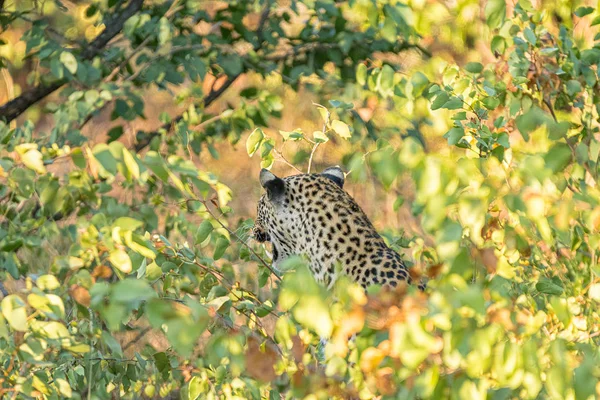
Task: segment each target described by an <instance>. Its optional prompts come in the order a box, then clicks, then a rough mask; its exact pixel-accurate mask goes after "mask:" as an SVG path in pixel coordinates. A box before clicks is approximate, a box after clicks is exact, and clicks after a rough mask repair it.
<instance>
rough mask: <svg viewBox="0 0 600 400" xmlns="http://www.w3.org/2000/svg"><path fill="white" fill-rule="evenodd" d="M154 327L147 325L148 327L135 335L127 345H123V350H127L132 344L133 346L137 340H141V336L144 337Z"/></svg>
mask: <svg viewBox="0 0 600 400" xmlns="http://www.w3.org/2000/svg"><path fill="white" fill-rule="evenodd" d="M151 329H152V327H151V326H147V327H146V328H144V329H142V330H141V331H140V332H139V333H138V334H137V336H136V337H134V338H133V339H131V340H130V341H129V342H127V344H126V345H125V346H123V351H125V350H127V349H128V348H130V347H131V346H133V345H134V344H135V343H136V342H139V340H140V339H141V338H143V337H144V336H145V335H146V333H148V332H150V330H151Z"/></svg>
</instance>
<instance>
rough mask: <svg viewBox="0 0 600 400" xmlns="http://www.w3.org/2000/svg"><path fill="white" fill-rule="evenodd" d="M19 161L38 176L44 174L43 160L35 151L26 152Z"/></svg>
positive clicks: (40, 154) (38, 152)
mask: <svg viewBox="0 0 600 400" xmlns="http://www.w3.org/2000/svg"><path fill="white" fill-rule="evenodd" d="M21 161H23V164H25V166H26V167H27V168H29V169H32V170H34V171H35V172H37V173H38V174H45V173H46V167H44V160H43V159H42V153H40V151H39V150H37V149H32V150H29V151H27V152H26V153H25V154H22V155H21Z"/></svg>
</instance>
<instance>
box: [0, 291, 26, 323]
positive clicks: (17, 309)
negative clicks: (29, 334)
mask: <svg viewBox="0 0 600 400" xmlns="http://www.w3.org/2000/svg"><path fill="white" fill-rule="evenodd" d="M0 307H2V315H3V316H4V318H5V319H6V321H7V322H8V324H9V325H10V327H11V328H12V329H13V330H15V331H21V332H25V331H27V308H26V306H25V302H24V301H23V300H22V299H21V298H20V297H19V296H17V295H15V294H9V295H8V296H6V297H5V298H3V299H2V303H0Z"/></svg>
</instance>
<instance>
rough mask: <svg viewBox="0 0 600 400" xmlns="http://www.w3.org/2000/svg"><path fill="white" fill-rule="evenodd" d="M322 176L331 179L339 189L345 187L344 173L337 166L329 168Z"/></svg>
mask: <svg viewBox="0 0 600 400" xmlns="http://www.w3.org/2000/svg"><path fill="white" fill-rule="evenodd" d="M321 175H323V176H325V177H327V178H329V179H331V180H332V181H334V182H335V183H336V185H338V186H339V187H341V188H343V187H344V171H342V169H341V168H340V167H338V166H337V165H336V166H335V167H329V168H327V169H326V170H325V171H323V172H321Z"/></svg>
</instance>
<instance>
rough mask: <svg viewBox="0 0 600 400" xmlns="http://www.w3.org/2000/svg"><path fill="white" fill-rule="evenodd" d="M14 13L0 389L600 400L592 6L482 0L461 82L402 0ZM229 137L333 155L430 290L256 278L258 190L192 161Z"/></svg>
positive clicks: (118, 5)
mask: <svg viewBox="0 0 600 400" xmlns="http://www.w3.org/2000/svg"><path fill="white" fill-rule="evenodd" d="M25 3H26V2H24V3H23V4H21V2H19V4H18V5H11V6H7V7H4V8H3V7H2V2H0V25H1V26H2V29H3V33H6V37H7V38H14V37H16V36H15V35H16V34H19V35H21V34H22V41H20V42H19V41H18V40H17V42H18V43H20V44H15V43H17V42H11V41H10V40H4V39H1V40H2V42H0V43H3V44H4V46H2V47H5V48H7V49H8V50H7V51H6V52H4V53H0V54H2V55H3V57H4V58H3V63H4V65H10V70H11V75H14V76H16V77H18V79H15V82H19V83H20V84H23V85H24V86H27V87H28V89H23V90H22V93H20V94H19V93H18V92H19V86H18V85H16V84H15V85H14V86H11V88H13V87H14V88H16V89H15V90H14V91H15V92H17V93H16V94H17V95H16V97H15V96H14V95H13V94H9V96H8V97H14V99H12V100H10V101H8V102H7V103H6V104H4V105H2V106H0V118H2V119H3V120H4V122H0V138H1V139H0V151H1V155H2V158H1V159H0V168H1V169H0V173H1V174H0V175H1V177H2V178H1V181H0V192H1V193H0V197H1V198H0V211H1V212H2V214H3V219H2V221H1V225H0V260H1V263H0V265H2V267H3V268H2V271H1V272H0V274H1V276H2V278H1V281H2V282H3V285H2V290H3V292H4V293H3V294H4V297H3V298H2V300H1V304H0V306H1V309H2V313H1V314H0V349H1V350H0V363H1V365H2V376H0V393H1V394H2V396H13V397H18V398H36V397H43V398H63V397H73V398H82V397H86V398H99V399H102V398H117V397H125V398H140V397H147V398H154V397H161V398H163V397H169V396H172V397H175V396H179V397H181V398H189V399H199V398H256V399H259V398H269V399H277V398H304V397H308V396H312V397H309V398H365V399H366V398H373V397H374V396H382V398H461V399H462V398H473V399H478V398H494V399H508V398H528V399H529V398H531V399H535V398H553V399H563V398H564V399H592V398H595V397H596V396H598V395H600V392H599V390H600V385H598V380H599V379H598V378H599V377H600V368H599V367H598V365H600V360H599V357H600V354H599V351H598V344H599V340H600V338H599V337H600V326H599V325H598V321H599V315H598V303H600V278H599V276H600V269H599V268H598V254H599V252H598V250H597V249H598V242H599V240H600V233H599V230H600V203H599V198H600V196H599V193H598V187H597V180H598V170H599V168H598V156H599V154H600V142H599V140H598V139H599V138H600V136H599V135H600V131H599V122H598V118H599V117H598V114H599V113H600V110H599V109H598V106H597V104H598V101H597V97H598V95H599V93H598V74H597V66H598V63H600V45H597V44H598V40H597V39H600V38H598V37H594V38H593V39H592V38H591V37H587V36H585V35H584V36H579V35H578V34H577V33H576V32H575V29H576V26H577V25H581V26H586V27H588V28H589V30H588V31H595V30H597V28H596V25H597V24H598V23H599V22H600V17H596V16H597V14H598V13H597V11H596V10H595V9H594V8H590V7H579V8H576V9H575V11H574V12H573V13H572V14H571V11H570V10H564V9H562V8H561V6H553V5H546V6H544V7H542V8H540V9H537V8H534V7H533V6H532V5H531V4H530V3H529V2H528V1H519V2H518V3H517V4H515V5H514V6H510V7H511V8H510V9H508V10H507V8H506V7H507V5H506V3H505V2H504V1H498V0H489V1H488V3H487V5H486V6H485V10H483V14H484V15H485V25H483V24H479V25H476V29H475V28H474V27H473V25H472V24H469V23H468V21H467V22H465V23H464V25H462V26H461V25H460V23H462V22H464V21H463V20H462V19H461V18H466V16H467V15H470V14H472V13H471V12H470V11H469V10H473V9H474V8H473V7H475V9H476V10H477V11H479V9H478V6H477V5H475V6H474V5H470V4H467V5H465V7H464V8H461V7H462V6H460V7H457V10H456V15H457V17H456V19H455V20H453V21H452V22H449V23H448V26H453V24H456V25H458V26H459V28H460V30H457V31H456V32H458V33H457V34H464V35H465V36H467V38H466V39H465V40H464V42H461V44H460V45H456V46H457V48H459V47H461V46H463V45H464V46H465V47H469V46H470V45H469V40H467V39H468V37H469V36H470V35H472V32H473V29H475V31H477V29H479V30H480V32H485V35H484V36H487V35H489V39H490V40H489V43H488V44H487V47H486V49H488V50H489V51H490V54H493V58H494V61H493V62H480V61H484V60H483V59H484V58H485V57H489V56H485V55H483V56H482V55H481V54H479V53H475V55H473V53H471V55H469V56H468V57H467V59H469V60H473V61H471V62H466V63H461V64H462V66H458V65H454V64H449V63H447V62H445V61H442V60H441V58H440V57H439V56H438V55H437V54H436V53H435V46H431V47H432V50H431V53H432V54H429V51H428V50H425V49H423V47H422V45H421V44H420V40H421V39H420V35H419V33H421V32H425V33H424V34H425V35H426V36H427V35H428V34H431V32H432V30H435V29H440V31H442V30H443V29H444V28H443V27H444V26H445V25H444V24H441V22H440V21H436V20H435V19H434V17H432V16H431V15H429V14H428V11H427V10H426V9H423V8H422V7H425V6H423V5H421V6H419V5H418V4H414V5H412V6H411V7H408V6H406V5H402V4H399V3H398V4H397V3H395V2H389V3H388V2H377V3H376V4H375V3H373V2H359V1H357V2H335V3H334V2H326V1H323V2H316V3H315V2H310V1H307V2H293V3H292V4H291V5H290V6H289V7H288V6H280V5H275V4H272V3H271V2H269V1H264V2H257V3H256V4H255V3H251V2H239V3H236V2H230V3H223V4H220V3H219V4H209V5H205V4H204V3H203V2H196V1H189V0H188V1H166V2H164V3H159V4H157V3H152V4H145V2H143V1H138V0H130V1H129V2H127V3H125V2H116V1H108V2H89V3H86V4H85V5H73V4H70V3H69V4H63V3H61V2H60V1H55V2H53V3H48V4H44V5H39V4H38V3H37V2H32V4H25ZM146 3H147V2H146ZM432 7H437V5H435V6H432ZM465 10H466V11H465ZM507 16H509V17H507ZM559 17H560V18H559ZM559 19H561V20H562V22H560V23H558V22H556V21H557V20H559ZM305 20H307V21H309V22H310V23H309V24H305V23H304V21H305ZM102 24H103V25H102ZM436 25H438V27H437V28H436V27H435V26H436ZM417 32H418V33H417ZM450 33H451V35H450V38H454V35H453V32H450ZM586 34H587V35H589V33H586ZM84 35H85V36H86V39H87V40H88V41H89V42H90V43H84V44H82V39H81V38H82V37H83V36H84ZM434 36H435V35H434ZM597 36H599V35H597ZM450 38H449V37H447V36H445V35H443V34H440V36H439V42H440V43H443V44H447V43H450V42H452V40H454V39H452V40H451V39H450ZM11 40H12V39H11ZM423 41H425V39H423ZM21 45H22V46H21ZM23 46H25V47H24V48H23ZM2 47H0V49H2ZM408 52H410V54H411V55H414V54H417V55H418V56H419V58H423V60H422V61H418V62H416V61H410V60H409V58H410V57H406V59H404V63H405V64H406V67H405V68H406V71H404V70H403V69H402V66H401V65H400V64H399V61H398V60H399V58H398V57H399V56H398V54H399V53H402V54H404V53H407V54H408ZM440 52H441V51H440ZM477 57H478V58H477ZM413 58H414V57H413ZM411 62H412V63H413V64H412V65H411ZM26 63H27V64H26ZM28 64H32V65H34V64H35V65H36V66H35V67H32V66H31V65H28ZM484 64H485V65H484ZM4 71H5V72H6V71H8V70H4ZM3 76H5V78H4V82H5V83H6V84H7V85H8V86H10V82H9V81H10V80H9V79H8V78H7V77H8V74H5V75H3ZM240 82H243V87H240ZM230 87H232V88H235V89H238V93H237V94H236V95H235V96H233V97H230V98H228V101H222V100H223V97H222V96H226V94H225V93H228V92H226V91H227V90H232V89H229V88H230ZM59 89H61V90H60V93H58V94H56V93H55V92H57V91H58V90H59ZM12 91H13V90H11V91H7V92H12ZM165 92H166V93H167V94H168V96H163V93H165ZM290 93H292V94H294V96H296V98H297V97H302V96H303V95H304V94H305V93H310V96H311V97H312V98H319V99H320V100H319V104H314V105H313V106H312V110H309V112H311V113H312V112H313V111H314V113H312V114H311V118H312V117H313V116H314V117H315V118H320V120H318V122H314V121H313V122H311V123H310V124H308V123H307V124H306V125H307V126H309V127H314V128H315V129H314V131H313V132H312V133H311V131H312V130H313V129H312V128H311V129H307V128H304V129H301V128H302V127H300V126H296V127H295V128H296V129H293V128H292V129H289V126H288V128H285V129H281V130H279V129H273V127H274V126H277V124H278V122H276V121H277V118H279V117H282V116H285V115H295V114H298V113H299V112H300V111H299V110H297V109H294V107H295V104H294V100H291V96H289V95H290ZM161 96H163V97H161ZM47 97H48V100H44V99H45V98H47ZM164 97H168V100H167V101H166V103H167V104H168V105H167V106H165V105H164V104H163V103H161V102H163V101H164V100H163V99H164ZM171 97H172V98H171ZM213 103H214V104H218V103H221V104H220V109H219V111H218V112H209V111H207V110H208V108H209V106H211V104H213ZM374 103H377V105H376V106H373V105H372V104H374ZM173 106H176V107H173ZM157 110H164V112H162V113H160V112H158V111H157ZM290 113H291V114H290ZM159 114H160V115H159ZM106 119H110V121H109V122H107V123H106V130H105V131H104V130H102V133H103V134H102V135H97V136H95V135H92V133H91V132H90V130H95V129H93V128H92V127H94V126H96V125H94V124H95V123H96V121H98V122H97V123H98V126H101V125H100V124H101V122H100V121H105V120H106ZM146 119H148V120H149V122H143V121H144V120H146ZM150 122H155V126H158V128H154V127H150V126H151V123H150ZM142 123H143V124H144V125H142ZM136 124H137V125H136ZM448 125H450V126H448ZM134 126H135V127H138V128H139V127H140V126H143V127H142V128H139V130H138V131H137V132H135V133H133V132H134V131H135V130H136V129H137V128H136V129H134ZM446 127H447V128H448V129H446ZM440 130H445V131H446V133H445V134H444V135H443V138H445V140H446V141H443V142H442V141H441V140H439V135H437V133H438V132H439V131H440ZM104 132H106V135H104ZM442 133H443V132H442ZM242 138H244V140H245V146H244V147H245V148H246V151H247V153H248V156H249V159H250V161H249V162H248V165H250V163H252V165H253V166H255V168H254V169H257V168H258V163H259V160H258V159H260V165H261V166H262V167H266V168H271V167H273V165H274V164H275V163H282V164H287V165H288V166H290V168H295V169H297V170H298V171H314V170H315V167H314V166H315V164H317V158H319V160H321V161H319V162H320V163H321V164H322V163H324V162H323V160H324V158H323V156H322V154H324V150H323V149H326V150H327V152H330V153H331V152H335V154H339V155H340V158H341V161H342V164H343V165H344V167H345V168H346V170H348V171H350V172H349V174H348V178H349V180H351V181H354V182H358V185H363V184H373V181H374V182H376V185H377V187H380V188H383V189H384V190H387V191H389V193H391V196H394V198H395V199H394V200H395V202H394V210H398V209H400V208H405V209H410V211H411V213H412V215H413V216H415V218H418V222H419V225H420V226H421V227H422V231H421V232H420V233H419V234H418V235H414V237H411V235H409V234H408V233H407V234H405V235H401V234H399V233H398V232H396V231H393V230H389V229H388V230H386V231H385V232H384V237H385V238H386V239H387V240H388V241H389V242H390V245H392V246H394V247H396V248H397V249H398V250H399V251H402V252H404V253H408V255H409V256H408V257H407V258H408V259H410V260H412V261H413V263H414V268H415V271H420V273H422V274H425V275H427V276H428V277H429V278H430V279H429V284H428V288H427V290H426V291H425V292H424V293H422V292H420V291H418V290H417V289H416V288H414V287H404V288H400V289H399V290H397V291H387V290H382V289H381V288H377V287H373V288H370V289H369V291H368V292H367V293H364V292H363V290H362V289H360V288H359V287H358V286H356V285H353V284H352V283H351V282H348V281H346V280H342V281H340V282H338V284H337V285H336V287H335V288H334V290H333V293H327V291H326V290H325V289H324V288H323V287H321V286H319V285H318V284H317V283H316V282H315V281H314V280H313V279H312V277H311V276H310V273H309V271H308V269H307V268H306V265H305V263H304V261H303V260H302V259H301V258H296V257H292V258H290V259H289V260H288V261H287V262H286V263H285V265H284V269H285V272H284V273H283V275H282V276H279V275H278V274H275V273H274V272H273V271H272V270H271V268H270V263H269V255H268V254H267V252H266V251H265V249H264V248H263V247H262V246H259V245H258V244H255V243H253V242H252V241H248V240H247V238H248V236H249V233H250V230H251V228H252V225H253V222H252V220H251V219H248V218H247V216H245V215H243V214H237V215H236V212H235V210H234V209H233V208H232V206H231V205H232V204H233V203H232V199H234V198H241V199H248V198H251V197H252V196H251V195H249V194H248V193H243V192H239V193H237V192H235V191H234V190H232V189H231V188H230V187H228V185H226V184H225V183H224V182H222V181H221V180H220V179H219V178H218V176H217V174H214V173H213V172H210V170H209V169H208V168H206V167H205V164H206V163H208V161H206V160H207V155H208V156H212V157H213V158H215V159H217V158H218V157H219V155H220V154H224V153H227V152H229V151H230V149H231V148H233V147H236V144H237V143H238V142H239V141H240V140H241V139H242ZM200 157H204V158H200ZM236 162H239V163H241V162H242V161H241V160H239V159H237V160H236ZM337 162H339V160H337ZM228 167H231V166H228V165H225V166H223V168H224V169H226V168H228ZM369 178H370V179H371V182H368V183H366V182H365V181H367V180H368V179H369ZM253 179H254V178H252V177H249V178H248V180H253ZM406 182H411V185H412V186H413V187H414V190H401V189H402V188H404V187H405V186H406ZM255 186H256V185H255ZM252 207H254V206H252ZM353 335H355V338H354V339H352V340H348V338H349V337H351V336H353ZM321 337H328V338H329V340H328V341H327V343H326V344H323V343H322V342H321V340H320V338H321Z"/></svg>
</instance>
